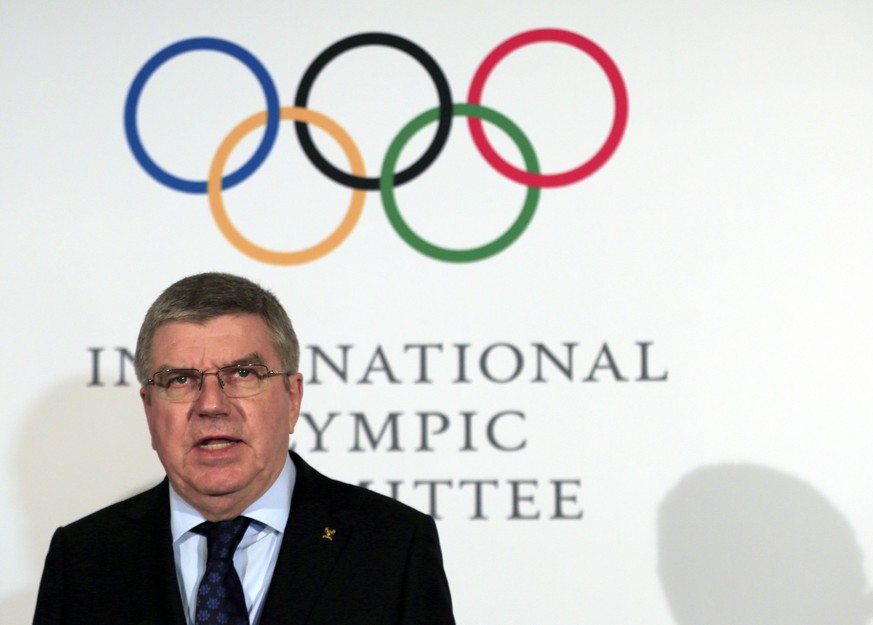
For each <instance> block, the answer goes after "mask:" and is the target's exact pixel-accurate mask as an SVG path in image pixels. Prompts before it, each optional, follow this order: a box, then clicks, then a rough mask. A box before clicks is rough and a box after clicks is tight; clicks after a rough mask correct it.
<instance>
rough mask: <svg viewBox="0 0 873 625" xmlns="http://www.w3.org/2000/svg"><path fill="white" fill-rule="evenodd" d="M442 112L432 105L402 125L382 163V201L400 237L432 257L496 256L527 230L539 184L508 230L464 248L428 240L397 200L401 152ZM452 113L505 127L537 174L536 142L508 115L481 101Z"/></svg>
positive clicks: (459, 106) (458, 106)
mask: <svg viewBox="0 0 873 625" xmlns="http://www.w3.org/2000/svg"><path fill="white" fill-rule="evenodd" d="M439 112H440V110H439V107H437V108H432V109H430V110H428V111H425V112H424V113H422V114H421V115H419V116H418V117H416V118H415V119H413V120H412V121H411V122H409V123H408V124H406V126H404V127H403V129H402V130H401V131H400V132H399V133H398V134H397V136H396V137H395V138H394V141H392V142H391V145H390V146H389V147H388V152H387V153H386V154H385V160H384V161H383V163H382V175H381V176H380V178H379V190H380V192H381V195H382V205H383V206H384V207H385V213H386V214H387V215H388V221H390V222H391V225H392V226H393V227H394V230H395V231H396V232H397V234H398V235H400V238H401V239H403V240H404V241H406V242H407V243H408V244H409V245H410V246H412V247H413V248H414V249H416V250H418V251H419V252H421V253H422V254H424V255H426V256H430V257H431V258H436V259H437V260H444V261H448V262H452V263H468V262H472V261H475V260H482V259H483V258H488V257H489V256H494V255H495V254H497V253H498V252H502V251H503V250H505V249H506V248H507V247H509V246H510V245H512V244H513V243H514V242H515V240H516V239H518V237H520V236H521V233H522V232H524V230H525V228H527V226H528V224H529V223H530V222H531V219H533V216H534V213H535V212H536V209H537V203H538V202H539V198H540V190H539V188H537V187H528V189H527V197H525V200H524V205H523V206H522V209H521V213H520V214H519V215H518V218H516V220H515V221H514V222H513V223H512V225H511V226H510V227H509V229H508V230H507V231H506V232H504V233H503V234H501V235H500V236H499V237H497V238H496V239H494V240H493V241H491V242H490V243H486V244H485V245H482V246H480V247H473V248H470V249H464V250H458V249H448V248H445V247H440V246H438V245H434V244H433V243H430V242H428V241H425V240H424V239H423V238H421V237H420V236H418V234H416V233H415V232H414V231H413V230H412V228H410V227H409V225H408V224H407V223H406V221H405V220H404V219H403V217H402V216H401V215H400V210H399V209H398V208H397V201H396V200H395V198H394V168H395V166H396V165H397V160H398V159H399V158H400V152H401V151H402V150H403V148H404V146H405V145H406V144H407V143H408V142H409V140H410V139H411V138H412V137H413V136H415V133H417V132H418V131H419V130H421V129H422V128H424V127H425V126H426V125H427V124H429V123H432V122H435V121H437V119H438V118H439ZM452 113H453V115H454V116H459V115H461V116H465V117H477V118H479V119H482V120H485V121H487V122H491V123H492V124H494V125H495V126H497V127H498V128H500V129H501V130H503V131H504V132H505V133H506V134H507V135H509V138H510V139H512V140H513V141H514V142H515V144H516V145H517V146H518V149H519V151H520V152H521V155H522V157H523V158H524V164H525V167H526V168H527V171H529V172H530V173H533V174H538V173H539V172H540V166H539V162H538V161H537V157H536V154H535V153H534V149H533V146H532V145H531V143H530V141H528V139H527V137H526V136H525V135H524V133H523V132H522V131H521V129H520V128H519V127H518V126H516V125H515V124H514V123H513V122H512V121H510V119H509V118H508V117H506V116H504V115H502V114H500V113H498V112H497V111H495V110H494V109H490V108H488V107H485V106H481V105H478V104H464V103H461V104H455V105H454V106H453V107H452Z"/></svg>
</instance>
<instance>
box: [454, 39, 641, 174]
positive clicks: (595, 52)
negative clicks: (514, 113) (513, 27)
mask: <svg viewBox="0 0 873 625" xmlns="http://www.w3.org/2000/svg"><path fill="white" fill-rule="evenodd" d="M543 41H553V42H558V43H566V44H568V45H571V46H573V47H574V48H578V49H579V50H581V51H582V52H585V53H587V54H588V55H589V56H590V57H591V58H593V59H594V60H595V61H596V62H597V64H598V65H600V67H601V68H602V69H603V71H604V72H605V73H606V77H607V78H608V79H609V84H610V85H611V87H612V93H613V96H614V98H615V118H614V119H613V121H612V129H611V130H610V131H609V136H607V137H606V141H604V142H603V145H602V146H601V147H600V149H599V150H598V151H597V153H596V154H595V155H594V156H592V157H591V158H590V159H589V160H588V161H586V162H584V163H582V164H581V165H579V166H578V167H576V168H575V169H571V170H569V171H565V172H561V173H557V174H533V173H530V172H528V171H524V170H523V169H518V168H517V167H515V166H513V165H511V164H509V163H508V162H506V161H505V160H503V158H502V157H501V156H500V155H499V154H497V152H495V151H494V148H492V147H491V144H490V143H488V138H487V137H486V136H485V131H484V130H483V127H482V120H481V119H479V118H477V117H468V118H467V124H468V125H469V127H470V134H472V135H473V142H474V143H475V144H476V147H477V148H479V152H481V154H482V156H483V157H485V160H486V161H488V163H490V164H491V166H492V167H493V168H494V169H496V170H497V171H499V172H500V173H501V174H503V175H504V176H506V177H507V178H509V179H511V180H514V181H516V182H520V183H522V184H525V185H527V186H530V187H540V188H544V187H561V186H564V185H568V184H572V183H574V182H578V181H580V180H582V179H583V178H587V177H588V176H590V175H591V174H593V173H594V172H596V171H597V170H598V169H600V168H601V167H602V166H603V165H604V163H606V161H607V160H609V157H611V156H612V153H613V152H615V150H616V148H618V144H619V143H620V142H621V138H622V136H623V135H624V129H625V127H626V126H627V111H628V104H627V90H626V89H625V86H624V80H623V79H622V77H621V72H619V71H618V66H616V64H615V63H614V62H613V60H612V59H611V58H610V57H609V55H608V54H607V53H606V52H605V51H604V50H603V49H602V48H601V47H600V46H598V45H597V44H596V43H594V42H593V41H591V40H590V39H586V38H585V37H583V36H582V35H578V34H576V33H572V32H570V31H567V30H560V29H557V28H543V29H538V30H529V31H527V32H523V33H520V34H518V35H515V36H514V37H510V38H509V39H507V40H506V41H504V42H503V43H501V44H500V45H499V46H497V47H496V48H494V50H493V51H492V52H491V53H490V54H489V55H488V56H487V57H485V60H484V61H482V64H481V65H480V66H479V69H477V70H476V74H475V75H474V76H473V81H472V82H471V83H470V92H469V94H468V96H467V101H468V102H469V103H470V104H477V105H480V104H481V99H482V90H483V89H484V88H485V80H487V78H488V76H489V75H490V74H491V70H493V69H494V67H495V66H496V65H497V63H499V62H500V61H502V60H503V57H505V56H506V55H508V54H509V53H510V52H513V51H515V50H517V49H518V48H521V47H522V46H526V45H528V44H531V43H538V42H543Z"/></svg>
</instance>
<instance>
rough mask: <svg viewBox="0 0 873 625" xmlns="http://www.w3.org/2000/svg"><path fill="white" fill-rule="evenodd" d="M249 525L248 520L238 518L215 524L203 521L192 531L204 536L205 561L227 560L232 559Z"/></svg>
mask: <svg viewBox="0 0 873 625" xmlns="http://www.w3.org/2000/svg"><path fill="white" fill-rule="evenodd" d="M249 523H251V519H250V518H248V517H244V516H238V517H236V518H235V519H229V520H227V521H218V522H217V523H213V522H211V521H205V522H203V523H201V524H200V525H198V526H197V527H195V528H194V530H193V531H195V532H197V533H198V534H201V535H203V536H206V552H207V559H210V560H211V559H212V558H219V559H221V560H228V559H230V558H232V557H233V553H234V552H235V551H236V548H237V545H239V541H240V540H242V537H243V534H245V533H246V528H247V527H248V526H249Z"/></svg>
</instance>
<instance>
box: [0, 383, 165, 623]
mask: <svg viewBox="0 0 873 625" xmlns="http://www.w3.org/2000/svg"><path fill="white" fill-rule="evenodd" d="M21 422H22V424H23V426H22V428H21V430H20V439H19V440H18V441H17V442H16V445H15V446H14V448H15V449H16V450H17V451H16V454H15V458H14V459H13V461H12V463H11V467H12V471H13V475H12V478H13V482H14V484H15V485H16V491H17V492H16V494H17V497H16V498H15V500H14V501H13V502H12V505H13V506H14V507H15V508H16V509H17V510H18V511H19V512H20V513H21V514H23V517H22V518H21V519H20V520H19V522H18V526H19V527H20V532H21V534H20V540H18V541H17V549H18V555H19V557H17V558H16V562H17V564H18V565H19V566H17V567H16V570H17V573H18V575H19V576H20V577H21V578H23V579H25V580H27V582H26V584H25V587H24V589H23V590H21V591H19V592H17V593H13V594H11V595H8V596H4V597H3V598H2V600H0V614H2V615H3V616H2V618H0V621H2V622H4V623H30V622H31V621H32V619H33V609H34V606H35V601H36V593H37V588H38V585H39V578H40V575H41V573H42V566H43V562H44V560H45V555H46V553H47V551H48V545H49V541H50V540H51V537H52V533H53V532H54V530H55V529H56V528H57V527H59V526H60V525H66V524H68V523H70V522H72V521H75V520H76V519H78V518H80V517H82V516H85V515H86V514H89V513H91V512H94V511H96V510H98V509H100V508H103V507H105V506H107V505H109V504H112V503H114V502H116V501H119V500H121V499H123V498H125V497H128V496H130V495H132V494H134V493H136V492H139V491H141V490H143V489H144V488H146V487H147V486H151V485H154V484H156V483H157V482H159V481H160V480H161V479H162V478H163V475H164V472H163V469H162V468H161V465H160V462H159V461H158V458H157V455H156V454H155V453H154V451H152V449H151V444H150V440H149V434H148V427H147V425H146V420H145V416H144V413H143V409H142V404H141V402H140V399H139V396H138V388H137V387H136V386H125V387H115V386H111V385H109V384H107V385H106V386H104V387H88V386H86V383H85V382H83V381H82V380H81V379H76V380H71V381H68V382H65V383H61V384H59V385H57V386H55V387H54V388H51V389H49V390H48V391H47V392H46V393H45V394H44V395H43V396H42V397H41V398H39V399H38V400H37V401H36V402H34V404H33V405H32V406H31V407H30V408H29V409H28V411H27V414H25V415H24V416H23V418H22V420H21Z"/></svg>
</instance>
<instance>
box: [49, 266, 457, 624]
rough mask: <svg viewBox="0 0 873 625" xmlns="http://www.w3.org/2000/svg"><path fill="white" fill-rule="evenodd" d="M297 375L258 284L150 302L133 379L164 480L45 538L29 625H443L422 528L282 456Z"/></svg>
mask: <svg viewBox="0 0 873 625" xmlns="http://www.w3.org/2000/svg"><path fill="white" fill-rule="evenodd" d="M298 361H299V347H298V343H297V338H296V336H295V334H294V330H293V329H292V326H291V322H290V320H289V319H288V315H287V314H286V313H285V311H284V309H283V308H282V306H281V305H280V304H279V302H278V300H277V299H276V298H275V296H273V294H272V293H270V292H268V291H266V290H264V289H262V288H261V287H259V286H258V285H256V284H254V283H252V282H250V281H248V280H246V279H244V278H239V277H236V276H231V275H227V274H216V273H210V274H200V275H196V276H191V277H188V278H185V279H183V280H180V281H179V282H176V283H175V284H173V285H172V286H170V287H169V288H168V289H167V290H166V291H164V293H163V294H162V295H161V296H160V297H158V299H157V300H156V301H155V302H154V304H152V306H151V308H150V309H149V311H148V313H147V314H146V317H145V320H144V322H143V325H142V328H141V329H140V334H139V338H138V339H137V346H136V356H135V361H134V365H135V368H136V374H137V377H138V379H139V381H140V384H141V385H142V388H141V389H140V396H141V398H142V402H143V407H144V408H145V413H146V419H147V420H148V426H149V432H150V433H151V440H152V447H153V448H154V449H155V451H156V452H157V453H158V457H159V458H160V461H161V463H162V464H163V466H164V469H165V470H166V473H167V478H166V479H165V480H164V481H163V482H162V483H161V484H159V485H158V486H156V487H155V488H153V489H151V490H149V491H146V492H144V493H141V494H139V495H136V496H134V497H132V498H130V499H128V500H126V501H122V502H121V503H117V504H115V505H113V506H110V507H108V508H105V509H104V510H101V511H99V512H96V513H94V514H92V515H90V516H87V517H85V518H84V519H81V520H79V521H76V522H75V523H72V524H70V525H68V526H66V527H62V528H59V529H58V530H57V531H56V532H55V535H54V537H53V538H52V542H51V547H50V548H49V553H48V556H47V557H46V564H45V570H44V572H43V577H42V582H41V584H40V589H39V596H38V599H37V606H36V614H35V616H34V624H35V625H77V624H83V625H102V624H106V625H128V624H130V625H145V624H147V623H148V624H152V625H186V624H187V625H204V624H210V625H211V624H213V623H221V624H223V625H225V624H234V625H236V624H237V623H241V624H243V625H245V624H249V625H278V624H280V623H281V624H283V625H284V624H291V625H294V624H301V625H302V624H307V625H318V624H328V623H330V624H341V623H348V624H350V625H352V624H354V625H366V624H373V625H386V624H403V625H427V624H435V625H436V624H439V625H443V624H452V623H454V618H453V616H452V607H451V598H450V596H449V589H448V584H447V582H446V577H445V573H444V571H443V565H442V556H441V553H440V547H439V539H438V537H437V532H436V527H435V525H434V523H433V520H432V519H431V518H430V517H429V516H426V515H424V514H421V513H419V512H416V511H414V510H412V509H411V508H408V507H407V506H404V505H402V504H400V503H398V502H395V501H393V500H391V499H388V498H386V497H382V496H381V495H377V494H375V493H371V492H369V491H367V490H365V489H362V488H358V487H355V486H350V485H348V484H343V483H340V482H336V481H334V480H331V479H328V478H326V477H324V476H322V475H320V474H319V473H318V472H316V471H315V470H314V469H312V468H311V467H310V466H309V465H308V464H306V463H305V462H304V461H303V460H302V459H301V458H300V457H299V456H298V455H297V454H295V453H293V452H289V451H288V436H289V435H290V434H291V433H292V432H293V431H294V426H295V424H296V423H297V417H298V415H299V413H300V400H301V398H302V395H303V379H302V376H301V374H300V373H298V371H297V367H298Z"/></svg>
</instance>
